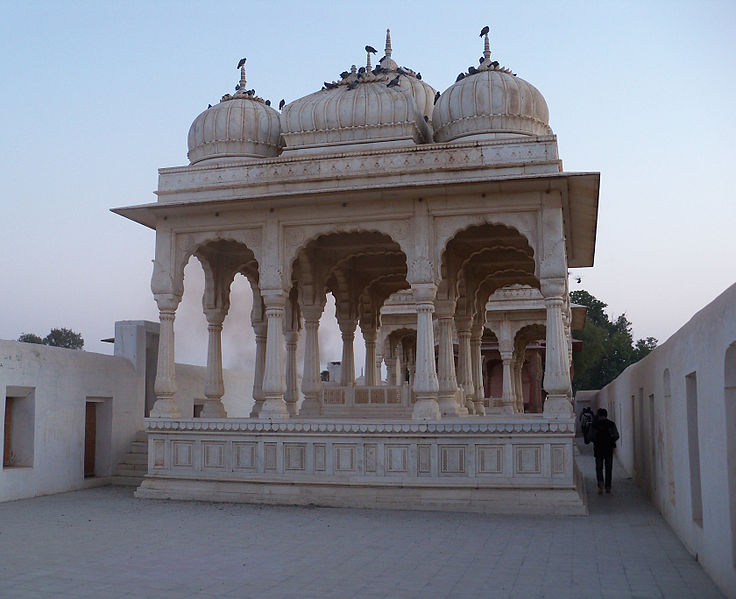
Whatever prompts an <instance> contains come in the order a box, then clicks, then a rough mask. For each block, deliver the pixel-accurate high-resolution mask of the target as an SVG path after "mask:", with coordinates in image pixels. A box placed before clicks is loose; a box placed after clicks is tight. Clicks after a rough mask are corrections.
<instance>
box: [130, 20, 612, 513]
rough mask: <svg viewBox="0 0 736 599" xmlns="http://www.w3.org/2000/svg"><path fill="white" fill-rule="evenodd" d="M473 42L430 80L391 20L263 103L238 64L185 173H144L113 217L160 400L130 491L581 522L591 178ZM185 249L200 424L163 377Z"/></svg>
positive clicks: (209, 112)
mask: <svg viewBox="0 0 736 599" xmlns="http://www.w3.org/2000/svg"><path fill="white" fill-rule="evenodd" d="M484 31H485V29H484ZM483 37H484V39H483V43H484V47H483V55H482V57H481V58H480V60H479V61H478V65H477V66H475V67H472V66H471V67H470V68H469V69H468V70H467V71H464V72H462V73H461V74H460V75H459V76H458V77H457V81H456V82H455V83H454V84H452V85H451V86H450V87H449V88H447V89H446V90H444V91H442V92H441V93H440V92H438V91H437V90H435V89H434V88H433V87H432V86H431V85H430V84H429V83H427V82H425V81H424V80H423V79H422V76H421V74H420V72H419V71H418V70H414V69H413V68H409V67H405V66H399V63H398V62H396V60H395V59H394V57H393V51H392V47H391V38H390V34H389V33H388V32H387V36H386V45H385V56H384V57H383V58H382V59H380V60H378V61H377V62H376V63H375V65H374V64H372V60H371V59H372V56H371V54H372V52H370V51H368V50H372V48H370V47H366V50H367V52H366V53H367V59H366V62H365V65H361V66H360V67H358V66H356V65H354V64H353V65H350V66H349V67H347V68H346V69H345V71H343V72H342V73H341V74H340V76H339V77H338V78H337V79H336V80H333V81H324V85H323V86H322V87H321V89H319V90H318V91H315V92H314V93H311V94H309V95H306V96H304V97H302V98H299V99H297V100H294V101H293V102H290V103H288V104H282V105H281V106H279V107H278V110H277V109H276V108H275V107H272V106H270V102H268V101H265V100H263V99H262V98H260V97H258V96H257V94H256V91H255V89H248V82H247V80H246V72H245V64H244V61H241V64H240V65H239V68H240V81H239V82H238V85H237V86H236V91H235V93H233V94H226V95H224V96H223V97H222V99H221V101H220V102H219V103H217V104H215V105H214V106H210V107H209V108H207V109H206V110H205V111H203V112H202V113H201V114H200V115H199V116H197V117H196V118H195V119H194V122H193V123H192V125H191V127H190V130H189V136H188V149H189V151H188V158H189V164H188V165H186V166H178V167H172V168H164V169H161V170H160V175H159V187H158V190H157V196H158V200H157V201H156V202H155V203H152V204H146V205H140V206H133V207H127V208H119V209H116V210H115V212H117V213H118V214H121V215H123V216H125V217H127V218H130V219H132V220H134V221H136V222H139V223H141V224H143V225H146V226H148V227H150V228H152V229H155V231H156V253H155V259H154V267H153V276H152V279H151V289H152V291H153V294H154V298H155V300H156V302H157V304H158V308H159V312H160V341H159V354H158V363H157V372H156V379H155V394H156V398H157V400H156V403H155V405H154V407H153V410H152V411H151V418H149V419H147V421H146V423H147V432H148V438H149V456H150V457H149V469H148V474H147V476H146V479H145V481H144V483H143V484H142V486H141V487H140V488H139V490H138V491H137V493H138V495H139V496H142V497H168V498H180V499H214V500H227V501H248V502H266V503H294V504H307V503H317V504H322V505H338V506H358V507H381V506H383V507H401V508H410V509H453V510H469V511H480V512H505V513H519V512H533V513H583V512H584V510H585V508H584V505H583V502H582V501H581V498H580V494H579V488H578V484H579V483H578V480H579V477H577V476H576V467H575V464H574V458H573V439H574V434H575V433H574V431H575V422H574V418H573V409H572V392H571V383H570V380H571V379H570V368H571V354H572V348H573V342H572V336H571V329H572V328H573V320H574V319H576V322H577V323H578V324H577V325H576V326H578V325H579V323H580V321H581V317H584V315H582V314H580V313H579V312H580V311H579V310H577V309H575V307H574V306H571V304H570V301H569V293H568V268H569V267H584V266H592V264H593V256H594V251H595V234H596V222H597V209H598V189H599V174H598V173H571V172H565V171H564V170H563V168H562V162H561V160H560V158H559V156H558V150H557V138H556V136H555V135H554V133H553V132H552V129H551V128H550V126H549V110H548V107H547V104H546V102H545V99H544V97H543V96H542V94H541V93H540V91H539V90H537V89H536V88H535V87H534V86H533V85H532V84H530V83H528V82H526V81H525V80H523V79H522V78H521V77H518V76H517V75H516V74H515V73H514V72H512V71H511V70H510V69H508V68H506V67H504V66H502V65H501V64H500V63H499V62H498V61H496V60H494V58H493V56H492V55H491V49H490V42H489V38H488V34H487V33H486V34H485V36H483ZM315 79H316V80H321V77H320V74H319V73H315ZM192 256H196V258H197V259H198V260H199V262H200V263H201V264H202V267H203V269H204V273H205V290H204V296H203V298H202V304H203V310H204V313H205V315H206V318H207V323H208V339H209V341H208V351H207V356H208V358H207V384H206V387H205V396H206V399H205V404H204V407H203V409H202V412H201V414H199V417H198V418H192V417H188V415H184V414H183V411H182V407H181V405H180V404H179V402H178V401H177V381H176V377H175V369H174V321H175V317H176V311H177V307H178V305H179V303H180V301H181V298H182V295H183V292H184V267H185V265H186V264H187V262H188V261H189V259H190V258H191V257H192ZM237 274H242V275H243V276H245V277H246V278H247V280H248V281H249V283H250V287H251V289H252V292H253V310H252V313H251V324H252V326H253V330H254V333H255V352H254V354H255V360H254V363H253V364H243V365H242V368H244V369H250V370H252V371H253V372H254V373H255V376H254V379H255V383H254V386H253V397H252V399H253V400H254V401H253V408H252V410H251V413H250V418H228V417H227V414H226V410H225V406H224V405H223V402H222V397H223V394H224V386H223V374H222V351H221V333H222V328H223V321H224V319H225V316H226V315H227V313H228V310H229V307H230V285H231V283H232V282H233V280H234V277H235V276H236V275H237ZM330 293H331V294H332V295H333V296H334V298H335V306H336V309H335V317H336V319H337V323H338V325H339V329H340V333H341V335H342V342H343V345H342V356H341V361H340V368H339V376H338V377H336V378H337V380H334V379H333V380H330V381H323V380H322V377H321V374H320V363H321V362H320V361H321V360H326V359H327V358H328V357H327V356H322V355H321V354H320V348H319V325H320V318H321V317H322V315H323V312H324V310H325V305H326V301H327V296H328V294H330ZM358 327H360V331H361V333H362V336H363V339H364V340H365V356H366V358H365V364H363V365H359V366H360V367H361V368H362V369H363V373H364V375H363V377H361V378H360V379H358V380H356V375H355V371H356V365H355V359H354V354H353V345H354V340H355V333H356V330H357V328H358ZM300 339H301V340H302V341H301V343H303V347H304V358H303V363H302V364H301V365H299V364H298V363H297V351H296V348H297V344H298V343H299V342H300ZM488 347H490V348H492V351H493V352H495V353H494V354H493V355H494V356H495V358H494V359H495V362H494V366H493V368H491V363H490V362H488V365H487V367H486V358H485V357H484V356H485V355H486V354H484V351H485V349H484V348H488ZM330 358H331V357H330ZM532 362H533V364H532ZM382 364H385V367H386V373H387V375H386V377H385V380H382V378H383V377H382V376H381V372H382V370H381V366H382ZM525 368H526V369H527V370H524V369H525ZM527 371H528V372H530V373H532V371H533V374H530V375H529V376H530V377H531V378H533V379H534V380H535V381H536V383H535V384H536V391H534V392H533V393H534V394H533V400H528V399H527V395H528V393H532V391H528V389H527V386H528V385H527V383H525V382H524V381H525V380H526V379H524V378H523V377H524V376H526V375H525V374H523V373H525V372H527ZM531 378H530V380H531ZM491 389H496V390H497V393H496V392H494V394H493V395H491V393H490V391H491ZM250 399H251V398H243V401H249V400H250Z"/></svg>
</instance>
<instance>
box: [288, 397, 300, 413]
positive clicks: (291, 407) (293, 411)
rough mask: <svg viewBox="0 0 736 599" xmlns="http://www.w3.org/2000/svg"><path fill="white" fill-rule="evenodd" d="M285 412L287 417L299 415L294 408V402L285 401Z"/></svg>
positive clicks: (297, 410)
mask: <svg viewBox="0 0 736 599" xmlns="http://www.w3.org/2000/svg"><path fill="white" fill-rule="evenodd" d="M286 411H287V412H288V413H289V416H296V415H298V414H299V409H298V408H297V407H296V402H295V401H287V402H286Z"/></svg>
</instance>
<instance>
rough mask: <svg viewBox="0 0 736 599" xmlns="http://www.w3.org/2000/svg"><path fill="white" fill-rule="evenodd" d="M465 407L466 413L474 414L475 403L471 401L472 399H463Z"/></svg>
mask: <svg viewBox="0 0 736 599" xmlns="http://www.w3.org/2000/svg"><path fill="white" fill-rule="evenodd" d="M465 409H466V410H467V411H468V414H469V415H470V416H472V415H473V414H475V404H474V403H473V400H471V399H466V400H465Z"/></svg>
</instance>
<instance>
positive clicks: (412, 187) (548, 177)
mask: <svg viewBox="0 0 736 599" xmlns="http://www.w3.org/2000/svg"><path fill="white" fill-rule="evenodd" d="M599 176H600V175H599V173H570V172H558V173H540V174H532V175H508V176H495V177H493V176H491V177H489V176H486V177H483V178H478V179H474V178H465V179H464V180H447V181H443V180H439V181H432V182H427V181H426V180H423V181H421V182H420V181H416V182H411V181H409V182H407V181H403V182H402V183H401V184H390V183H387V182H385V181H378V182H377V183H376V184H375V185H372V186H364V187H362V188H361V189H357V190H356V189H353V190H347V189H342V188H332V189H330V188H324V187H321V188H312V189H304V188H303V187H302V188H301V189H299V190H293V191H288V190H283V189H281V190H274V191H273V192H271V193H262V194H259V195H249V194H248V193H247V191H252V190H247V189H243V188H239V187H235V186H233V185H228V186H222V187H221V189H222V190H224V191H227V193H226V194H216V196H217V197H214V198H213V197H212V195H213V192H214V191H215V189H213V187H206V188H202V189H201V190H199V191H198V192H197V194H196V196H199V198H201V197H202V196H205V195H207V196H210V197H209V198H207V199H199V198H195V199H187V200H183V201H161V200H159V201H158V202H154V203H149V204H141V205H137V206H123V207H119V208H112V209H111V211H112V212H114V213H115V214H119V215H121V216H124V217H125V218H128V219H130V220H132V221H134V222H137V223H140V224H142V225H144V226H147V227H150V228H152V229H155V228H156V223H157V222H158V220H159V219H160V218H163V217H168V216H175V215H181V214H184V213H194V214H196V213H198V212H205V211H210V210H213V209H234V208H241V207H243V205H244V204H247V207H256V206H257V205H258V204H259V203H264V202H278V203H279V204H281V205H284V204H298V203H299V202H300V201H301V200H303V199H309V198H314V197H315V196H320V197H321V198H325V197H329V198H334V197H337V196H345V195H346V194H348V193H349V195H350V198H351V200H356V199H357V200H361V199H375V198H379V197H386V195H389V196H391V197H398V196H401V195H405V194H412V195H419V194H423V195H427V196H428V197H429V196H453V195H462V194H473V193H487V194H504V193H523V192H529V191H546V190H550V189H560V190H564V191H565V192H566V193H567V196H568V198H569V201H568V202H564V203H563V205H564V206H566V207H567V208H566V215H565V218H566V220H568V221H569V222H570V226H571V227H572V229H573V233H574V234H573V235H572V238H573V239H575V240H577V239H578V238H580V239H582V240H585V239H587V238H589V236H590V234H589V233H588V236H586V235H585V234H582V235H578V234H577V228H578V227H579V226H580V225H579V223H578V221H585V220H586V219H585V218H584V215H583V216H581V215H580V212H581V210H582V209H583V208H584V207H585V206H587V205H589V204H590V198H589V197H588V196H580V193H579V188H581V187H582V186H573V185H571V183H570V180H571V179H578V178H582V179H585V180H586V181H587V180H589V179H594V180H595V183H596V184H595V196H594V198H593V203H592V206H593V210H594V212H593V217H592V226H593V229H592V244H593V247H592V248H587V246H586V247H583V248H581V249H583V250H586V249H589V251H590V264H577V263H576V264H572V263H571V264H570V266H590V265H592V251H593V250H594V247H595V223H596V220H597V208H598V193H597V191H598V185H597V181H598V178H599ZM376 179H378V177H374V180H376ZM570 190H573V191H572V192H571V191H570ZM176 195H180V194H176ZM187 195H189V194H187ZM579 197H582V201H579ZM585 201H587V204H585V205H582V204H583V203H584V202H585ZM578 203H580V204H581V206H578ZM587 220H590V219H587ZM582 224H585V222H583V223H582ZM569 245H570V240H568V246H569ZM571 249H572V251H571ZM579 253H580V251H579V248H578V247H577V246H573V247H572V248H571V247H568V255H570V256H573V257H575V256H577V255H578V254H579ZM578 262H579V261H578Z"/></svg>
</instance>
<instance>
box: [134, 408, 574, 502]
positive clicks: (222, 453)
mask: <svg viewBox="0 0 736 599" xmlns="http://www.w3.org/2000/svg"><path fill="white" fill-rule="evenodd" d="M146 424H147V430H148V443H149V466H148V474H147V476H146V478H145V480H144V482H143V484H142V485H141V486H140V488H139V489H138V490H137V491H136V496H137V497H145V498H160V499H188V500H206V501H233V502H245V503H268V504H288V505H308V504H317V505H329V506H340V507H365V508H391V509H419V510H450V511H470V512H486V513H534V514H584V513H585V506H584V504H583V501H582V499H581V496H580V493H579V490H578V487H577V486H576V478H575V472H574V461H573V438H574V421H573V420H572V419H569V420H551V419H545V418H543V417H541V416H537V415H525V416H523V417H519V416H517V417H487V418H482V419H474V420H473V421H472V422H469V421H468V420H467V419H464V420H463V419H457V420H441V421H428V422H421V423H419V422H411V421H406V420H404V421H399V420H396V421H380V422H378V421H371V420H358V419H354V420H334V421H329V422H325V421H319V420H305V419H299V420H295V419H291V420H286V421H269V420H253V419H220V420H214V419H213V420H205V419H186V420H184V419H179V420H170V419H148V420H147V421H146Z"/></svg>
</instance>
